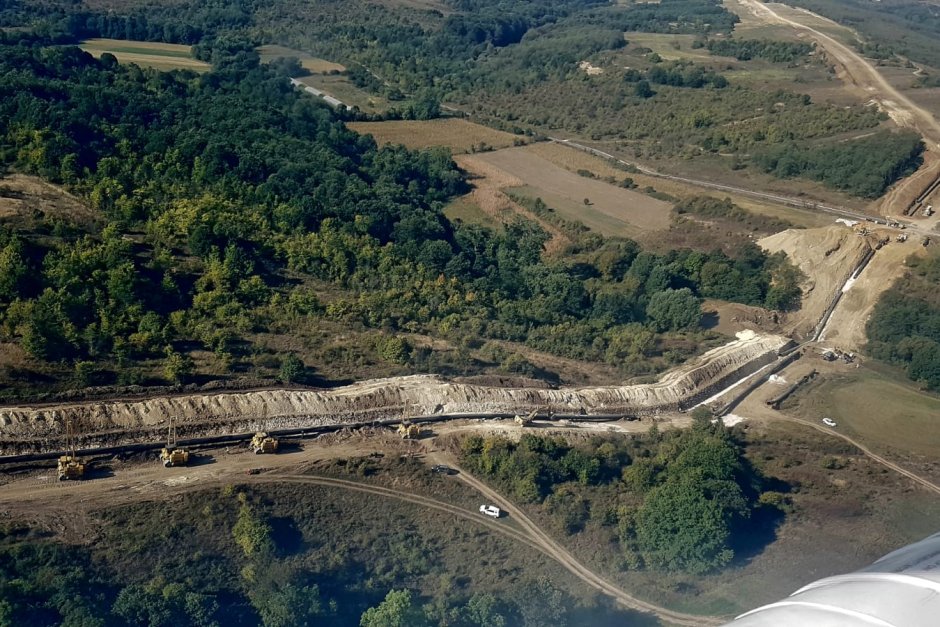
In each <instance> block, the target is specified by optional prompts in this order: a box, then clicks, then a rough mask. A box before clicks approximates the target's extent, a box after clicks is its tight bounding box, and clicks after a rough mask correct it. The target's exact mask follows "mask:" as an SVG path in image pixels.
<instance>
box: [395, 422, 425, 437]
mask: <svg viewBox="0 0 940 627" xmlns="http://www.w3.org/2000/svg"><path fill="white" fill-rule="evenodd" d="M398 435H400V436H401V439H402V440H417V439H418V438H420V437H421V436H422V435H424V429H422V428H421V425H416V424H411V423H409V422H403V423H401V424H400V425H398Z"/></svg>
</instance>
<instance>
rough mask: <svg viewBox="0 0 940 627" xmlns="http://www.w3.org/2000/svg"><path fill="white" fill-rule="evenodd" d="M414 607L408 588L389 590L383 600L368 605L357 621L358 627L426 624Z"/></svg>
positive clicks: (408, 626)
mask: <svg viewBox="0 0 940 627" xmlns="http://www.w3.org/2000/svg"><path fill="white" fill-rule="evenodd" d="M427 624H428V622H427V620H426V619H425V618H424V615H423V614H422V613H421V611H420V610H419V609H418V608H416V607H415V605H414V600H413V599H412V596H411V591H410V590H389V592H388V594H387V595H385V600H384V601H382V602H381V603H379V604H378V605H377V606H375V607H370V608H369V609H367V610H366V611H365V612H364V613H363V614H362V618H361V619H360V621H359V625H360V627H419V626H421V625H427Z"/></svg>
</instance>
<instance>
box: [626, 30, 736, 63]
mask: <svg viewBox="0 0 940 627" xmlns="http://www.w3.org/2000/svg"><path fill="white" fill-rule="evenodd" d="M623 36H624V38H625V39H626V40H627V43H628V44H629V45H630V46H632V47H634V48H649V49H650V50H652V51H653V52H655V53H656V54H658V55H659V56H660V57H662V58H663V59H666V60H667V61H677V60H679V59H690V60H692V61H705V62H713V61H716V60H718V61H728V59H730V57H718V56H714V55H712V54H711V53H710V52H709V51H708V48H698V49H696V48H693V47H692V42H693V41H695V40H696V39H697V38H698V36H697V35H673V34H668V33H666V34H664V33H640V32H635V31H630V32H626V33H624V34H623ZM732 61H733V60H732Z"/></svg>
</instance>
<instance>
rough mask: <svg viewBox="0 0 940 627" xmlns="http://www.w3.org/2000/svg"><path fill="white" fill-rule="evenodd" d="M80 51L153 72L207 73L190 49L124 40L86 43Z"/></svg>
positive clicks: (206, 67)
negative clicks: (147, 68)
mask: <svg viewBox="0 0 940 627" xmlns="http://www.w3.org/2000/svg"><path fill="white" fill-rule="evenodd" d="M80 48H81V49H82V50H84V51H85V52H87V53H89V54H91V55H92V56H94V57H96V58H98V57H100V56H101V55H102V54H104V53H106V52H108V53H111V54H113V55H114V56H115V57H116V58H117V60H118V61H120V62H121V63H136V64H137V65H139V66H141V67H150V68H154V69H155V70H164V71H169V70H193V71H195V72H207V71H209V69H210V65H209V64H208V63H206V62H204V61H199V60H198V59H194V58H193V56H192V49H191V48H190V46H183V45H180V44H164V43H154V42H150V41H133V40H124V39H86V40H85V41H83V42H82V43H81V45H80Z"/></svg>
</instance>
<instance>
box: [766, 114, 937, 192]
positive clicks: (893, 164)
mask: <svg viewBox="0 0 940 627" xmlns="http://www.w3.org/2000/svg"><path fill="white" fill-rule="evenodd" d="M923 152H924V143H923V141H921V138H920V135H918V134H917V133H916V132H914V131H906V130H905V131H898V132H895V133H892V132H890V131H879V132H878V133H875V134H873V135H870V136H868V137H861V138H858V139H854V140H851V141H848V142H843V143H842V144H839V145H825V144H824V145H817V146H812V145H809V144H799V143H795V142H787V143H783V144H780V145H779V146H775V147H772V148H767V149H764V150H760V151H757V153H756V154H755V155H754V161H755V162H756V163H757V164H758V165H759V166H760V167H761V168H762V169H763V170H764V171H765V172H769V173H771V174H773V175H775V176H778V177H780V178H792V177H795V176H800V177H804V178H810V179H813V180H816V181H819V182H821V183H824V184H826V185H828V186H830V187H834V188H835V189H841V190H844V191H847V192H849V193H851V194H854V195H856V196H862V197H864V198H878V197H879V196H881V195H882V194H884V193H885V191H886V190H887V189H888V187H889V186H890V185H891V184H892V183H894V182H895V181H897V180H899V179H901V178H904V177H906V176H909V175H911V174H913V173H914V172H915V171H916V170H917V168H919V167H920V164H921V163H922V161H923V159H922V156H921V155H922V154H923Z"/></svg>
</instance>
